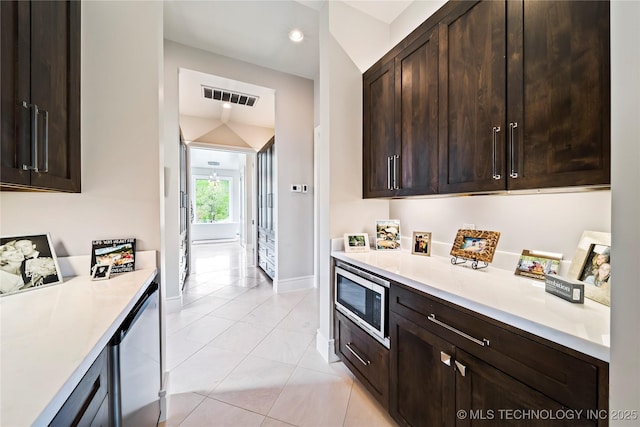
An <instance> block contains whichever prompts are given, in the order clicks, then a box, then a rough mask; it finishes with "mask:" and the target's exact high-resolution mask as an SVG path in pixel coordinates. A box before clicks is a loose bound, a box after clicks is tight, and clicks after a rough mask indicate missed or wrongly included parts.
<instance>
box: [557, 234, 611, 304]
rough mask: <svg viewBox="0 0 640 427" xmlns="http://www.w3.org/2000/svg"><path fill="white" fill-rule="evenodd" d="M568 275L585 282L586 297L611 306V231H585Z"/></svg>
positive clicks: (570, 277)
mask: <svg viewBox="0 0 640 427" xmlns="http://www.w3.org/2000/svg"><path fill="white" fill-rule="evenodd" d="M567 276H568V278H569V279H573V280H578V281H580V282H582V283H584V285H585V286H584V296H585V298H588V299H591V300H593V301H596V302H599V303H600V304H603V305H606V306H611V233H605V232H600V231H584V232H583V233H582V236H581V237H580V241H579V242H578V247H577V249H576V253H575V255H574V256H573V260H572V261H571V266H570V267H569V272H568V273H567Z"/></svg>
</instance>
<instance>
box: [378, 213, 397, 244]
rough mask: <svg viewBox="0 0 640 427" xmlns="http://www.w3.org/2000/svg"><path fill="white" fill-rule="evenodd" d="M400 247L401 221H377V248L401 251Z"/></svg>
mask: <svg viewBox="0 0 640 427" xmlns="http://www.w3.org/2000/svg"><path fill="white" fill-rule="evenodd" d="M400 248H401V246H400V221H399V220H397V219H385V220H378V221H376V250H378V251H399V250H400Z"/></svg>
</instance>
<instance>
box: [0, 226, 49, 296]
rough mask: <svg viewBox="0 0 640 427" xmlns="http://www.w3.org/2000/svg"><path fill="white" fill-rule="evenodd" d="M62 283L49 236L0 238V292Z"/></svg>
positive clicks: (20, 290) (33, 235) (25, 289)
mask: <svg viewBox="0 0 640 427" xmlns="http://www.w3.org/2000/svg"><path fill="white" fill-rule="evenodd" d="M59 283H62V273H61V272H60V266H59V265H58V258H57V257H56V253H55V250H54V248H53V244H52V242H51V236H50V235H49V234H48V233H47V234H31V235H23V236H9V237H1V238H0V296H2V295H7V294H12V293H16V292H22V291H27V290H32V289H38V288H41V287H44V286H50V285H57V284H59Z"/></svg>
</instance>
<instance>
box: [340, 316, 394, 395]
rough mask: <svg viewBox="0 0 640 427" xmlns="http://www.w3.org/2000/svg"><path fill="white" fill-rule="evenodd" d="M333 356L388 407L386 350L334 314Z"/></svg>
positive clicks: (350, 323) (347, 320) (349, 321)
mask: <svg viewBox="0 0 640 427" xmlns="http://www.w3.org/2000/svg"><path fill="white" fill-rule="evenodd" d="M335 316H336V318H335V337H336V353H338V355H339V356H340V358H341V359H342V361H343V362H344V364H345V365H347V366H348V367H349V369H350V370H351V372H353V374H354V375H355V376H356V377H358V379H359V380H360V381H362V383H363V384H364V385H365V386H366V387H367V389H368V390H369V391H370V392H371V394H373V395H374V396H375V397H376V399H378V401H379V402H380V403H381V404H382V405H383V406H384V407H385V408H388V407H389V350H388V349H386V348H385V347H384V346H383V345H381V344H380V343H379V342H378V341H376V340H375V339H373V338H372V337H371V336H369V335H368V334H367V333H366V332H364V331H363V330H362V329H360V327H358V326H357V325H356V324H355V323H353V322H352V321H351V320H349V319H348V318H346V317H345V316H343V315H342V314H341V313H339V312H338V311H335Z"/></svg>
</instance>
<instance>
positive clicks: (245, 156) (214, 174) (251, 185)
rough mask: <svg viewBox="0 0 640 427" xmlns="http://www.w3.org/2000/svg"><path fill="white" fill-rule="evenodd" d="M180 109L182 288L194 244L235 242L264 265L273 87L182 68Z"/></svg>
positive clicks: (252, 259) (251, 260)
mask: <svg viewBox="0 0 640 427" xmlns="http://www.w3.org/2000/svg"><path fill="white" fill-rule="evenodd" d="M178 108H179V122H180V131H181V136H182V141H181V150H182V151H181V152H182V153H183V154H184V156H183V157H184V161H182V162H181V171H180V172H181V173H180V176H181V183H180V191H181V200H180V207H181V214H180V217H181V227H180V230H181V233H182V236H181V245H182V250H181V255H180V256H181V260H180V268H181V271H180V277H181V278H182V283H181V288H182V289H184V286H185V284H186V278H187V276H188V275H189V273H190V272H192V271H193V272H195V271H194V270H195V269H197V268H198V266H196V265H193V264H192V263H191V254H192V253H193V251H192V246H193V245H205V244H216V243H222V242H225V243H231V244H233V243H237V244H238V245H239V246H240V247H241V248H242V249H243V250H244V251H246V259H247V261H246V262H247V266H255V265H257V264H258V253H257V250H258V241H257V240H258V222H259V221H258V214H259V212H258V210H259V206H260V200H259V195H258V185H257V184H258V175H257V173H258V169H259V168H258V167H257V158H258V154H257V153H258V152H259V151H261V150H262V148H263V147H264V146H265V145H266V144H267V143H268V142H269V141H272V140H273V138H274V135H275V129H274V128H275V91H274V90H273V89H270V88H264V87H261V86H256V85H253V84H250V83H245V82H240V81H236V80H232V79H228V78H224V77H220V76H215V75H211V74H206V73H201V72H198V71H194V70H189V69H180V70H179V107H178ZM183 225H184V226H183ZM274 274H275V273H274Z"/></svg>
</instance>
